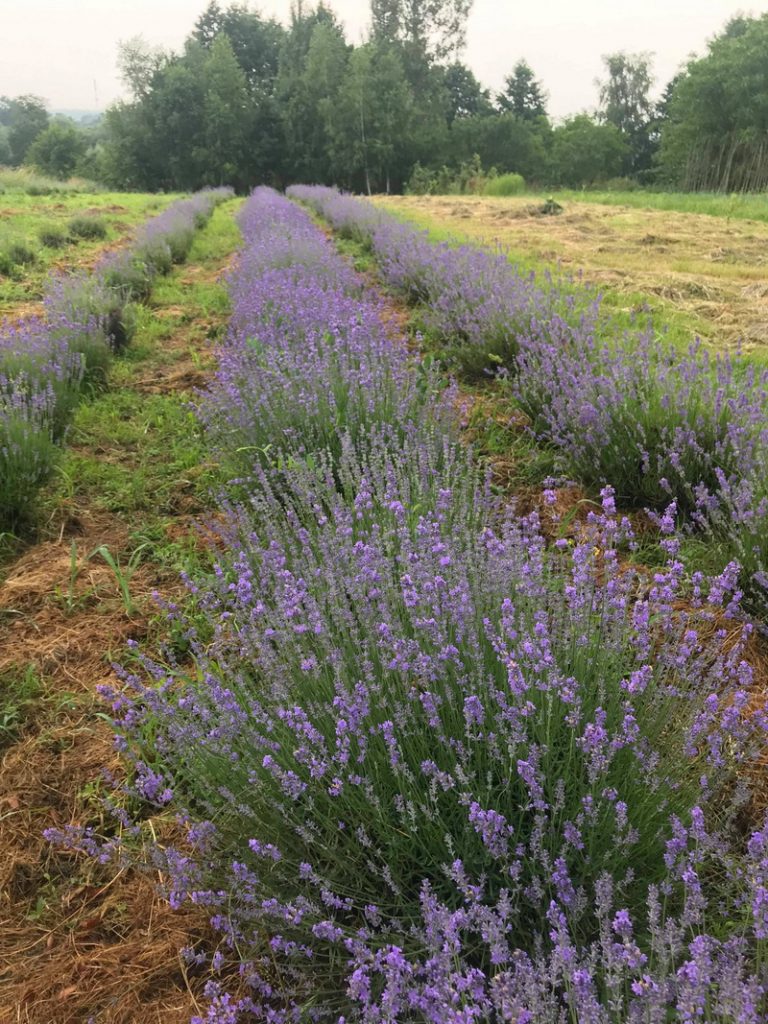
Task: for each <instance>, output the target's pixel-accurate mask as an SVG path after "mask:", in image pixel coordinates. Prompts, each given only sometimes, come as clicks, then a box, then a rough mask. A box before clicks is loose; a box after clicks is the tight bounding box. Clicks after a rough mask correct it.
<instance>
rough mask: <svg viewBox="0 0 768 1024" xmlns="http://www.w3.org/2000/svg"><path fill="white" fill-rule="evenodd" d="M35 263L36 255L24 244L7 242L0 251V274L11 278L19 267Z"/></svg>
mask: <svg viewBox="0 0 768 1024" xmlns="http://www.w3.org/2000/svg"><path fill="white" fill-rule="evenodd" d="M36 261H37V253H36V252H35V250H34V249H32V248H31V247H30V246H29V245H27V243H26V242H9V243H8V244H7V245H6V246H5V247H4V248H3V249H0V274H5V275H6V276H9V277H10V276H11V275H12V274H15V272H16V270H17V269H18V268H19V267H28V266H30V265H31V264H33V263H35V262H36Z"/></svg>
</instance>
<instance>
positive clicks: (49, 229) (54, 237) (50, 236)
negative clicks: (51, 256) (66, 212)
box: [37, 225, 69, 249]
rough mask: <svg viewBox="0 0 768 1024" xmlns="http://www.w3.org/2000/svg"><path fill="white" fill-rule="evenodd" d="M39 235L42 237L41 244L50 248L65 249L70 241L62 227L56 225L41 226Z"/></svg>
mask: <svg viewBox="0 0 768 1024" xmlns="http://www.w3.org/2000/svg"><path fill="white" fill-rule="evenodd" d="M37 237H38V238H39V239H40V243H41V245H44V246H45V247H46V248H48V249H63V248H64V246H65V245H66V244H67V242H68V241H69V239H68V238H67V235H66V234H65V233H64V232H63V231H62V230H61V228H57V227H54V226H53V225H48V226H46V227H43V228H40V230H39V231H38V233H37Z"/></svg>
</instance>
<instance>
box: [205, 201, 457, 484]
mask: <svg viewBox="0 0 768 1024" xmlns="http://www.w3.org/2000/svg"><path fill="white" fill-rule="evenodd" d="M275 204H277V207H278V209H279V210H280V211H281V212H280V226H279V230H277V229H276V227H275V223H274V218H275V213H274V207H275ZM240 226H241V228H242V231H243V235H244V237H245V239H246V243H247V244H246V247H245V249H244V251H243V253H242V254H241V257H240V259H239V261H238V263H237V265H236V267H235V269H234V271H233V273H232V275H231V277H230V280H229V286H230V292H231V295H232V306H233V314H232V321H231V326H230V330H229V334H228V338H227V344H226V345H225V346H224V349H223V351H222V353H221V355H220V366H219V370H218V372H217V375H216V382H215V385H214V387H213V388H212V389H211V390H210V392H209V394H208V395H207V396H206V398H205V400H204V401H203V402H202V403H201V406H200V409H199V415H200V418H201V419H202V421H203V423H204V424H205V425H206V427H207V429H208V436H209V438H210V439H211V442H212V444H213V445H214V447H215V448H216V450H217V451H218V452H219V453H220V455H221V456H222V458H223V459H224V461H225V463H226V464H227V465H228V466H229V467H230V468H231V470H232V471H233V472H242V473H246V474H247V473H248V472H249V471H250V469H251V467H252V466H253V465H254V463H257V462H258V463H259V464H261V465H262V466H271V465H274V464H275V462H276V461H280V462H282V463H283V464H285V463H286V461H287V460H294V461H295V460H308V459H310V460H311V459H312V458H313V457H314V455H315V453H317V452H325V451H328V452H330V453H331V454H332V456H333V458H338V457H339V456H340V452H341V446H342V438H344V437H345V436H346V437H348V438H349V439H350V443H352V444H353V445H356V444H358V443H361V442H362V441H364V439H365V438H366V437H367V435H368V434H369V432H370V431H371V430H374V429H376V428H378V427H383V426H385V427H386V429H387V430H388V432H389V434H390V436H391V437H392V443H393V444H399V443H401V442H403V441H404V440H405V439H406V438H407V437H409V436H412V435H413V434H414V433H418V432H419V430H420V429H421V425H422V424H423V423H425V422H426V420H427V419H428V420H429V422H430V424H431V429H432V430H433V432H437V433H438V434H440V435H442V434H445V433H450V432H451V429H452V428H451V421H452V417H451V415H450V411H449V410H450V401H451V396H450V394H449V393H447V392H445V388H444V386H443V385H442V384H441V383H440V378H439V376H438V374H437V373H436V368H433V367H430V366H428V365H425V366H422V367H421V369H420V372H419V373H418V374H414V373H413V372H412V371H411V367H410V364H409V356H408V353H407V351H406V348H405V346H404V345H403V344H402V341H401V340H400V341H398V340H396V339H394V338H393V335H392V331H391V330H388V329H387V327H386V326H385V324H384V322H383V320H382V318H381V316H380V312H381V309H380V306H379V304H378V303H377V301H376V300H375V299H370V300H366V299H364V297H363V293H362V287H361V283H360V281H359V279H358V278H357V277H356V276H355V275H354V273H353V272H352V271H351V270H350V269H349V268H348V267H347V265H346V263H345V262H344V261H343V260H342V259H341V258H340V257H339V256H338V254H337V253H336V252H335V249H334V246H333V244H332V242H330V241H329V240H328V239H326V238H325V237H324V236H323V235H322V234H321V233H320V232H319V231H318V230H317V229H316V228H315V227H314V226H313V225H312V224H311V222H310V220H309V217H308V216H307V214H306V213H305V212H304V211H302V210H300V209H299V208H298V207H296V206H294V205H293V204H289V203H286V202H285V201H284V200H282V201H281V200H279V199H277V198H276V196H275V194H274V193H273V192H271V191H269V190H257V191H256V192H255V193H254V195H253V197H252V198H251V200H250V201H249V203H248V204H247V205H246V206H245V208H244V210H243V212H242V214H241V217H240Z"/></svg>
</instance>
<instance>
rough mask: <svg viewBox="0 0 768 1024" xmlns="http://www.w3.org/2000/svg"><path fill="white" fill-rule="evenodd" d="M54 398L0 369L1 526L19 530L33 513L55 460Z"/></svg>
mask: <svg viewBox="0 0 768 1024" xmlns="http://www.w3.org/2000/svg"><path fill="white" fill-rule="evenodd" d="M52 404H53V403H52V398H51V396H50V395H49V394H48V393H47V391H46V389H38V388H36V387H34V386H33V385H30V386H26V385H25V382H24V379H23V378H17V379H15V380H13V381H12V382H9V381H8V379H7V378H6V377H5V376H4V375H3V373H2V371H0V528H2V529H16V528H17V527H18V526H19V525H20V524H22V523H24V522H26V521H28V520H30V519H31V518H32V516H33V514H34V501H35V498H36V496H37V492H38V490H39V488H40V486H41V484H43V483H44V482H45V480H46V479H47V478H48V476H49V474H50V472H51V469H52V467H53V464H54V461H55V459H56V454H57V447H56V443H55V440H54V436H53V426H52V424H53V408H52Z"/></svg>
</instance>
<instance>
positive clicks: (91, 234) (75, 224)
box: [67, 217, 107, 241]
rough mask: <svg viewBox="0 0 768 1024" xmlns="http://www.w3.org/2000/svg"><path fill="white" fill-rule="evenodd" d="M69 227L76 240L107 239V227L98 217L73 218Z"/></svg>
mask: <svg viewBox="0 0 768 1024" xmlns="http://www.w3.org/2000/svg"><path fill="white" fill-rule="evenodd" d="M67 227H68V229H69V233H70V235H73V236H74V237H75V238H84V239H86V240H88V241H94V240H95V239H101V238H106V237H107V225H106V224H105V223H104V221H103V220H101V219H100V218H98V217H73V218H72V220H71V221H70V222H69V224H68V225H67Z"/></svg>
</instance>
